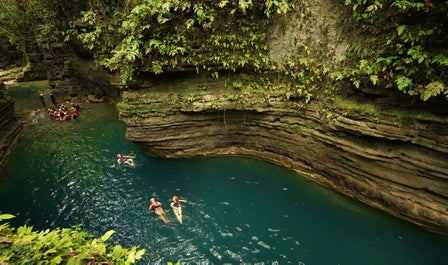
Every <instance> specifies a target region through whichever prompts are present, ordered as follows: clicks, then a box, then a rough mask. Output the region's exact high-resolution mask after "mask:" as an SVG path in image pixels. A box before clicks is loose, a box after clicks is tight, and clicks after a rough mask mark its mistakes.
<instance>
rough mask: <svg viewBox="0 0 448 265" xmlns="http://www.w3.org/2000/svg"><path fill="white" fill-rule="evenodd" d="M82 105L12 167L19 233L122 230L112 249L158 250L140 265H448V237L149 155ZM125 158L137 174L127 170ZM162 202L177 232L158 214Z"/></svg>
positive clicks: (239, 165)
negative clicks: (179, 215)
mask: <svg viewBox="0 0 448 265" xmlns="http://www.w3.org/2000/svg"><path fill="white" fill-rule="evenodd" d="M36 89H37V90H38V89H39V88H31V89H30V91H29V93H34V92H35V90H36ZM10 93H11V94H12V95H14V96H26V95H28V94H27V93H23V92H21V93H19V92H16V91H10ZM32 101H33V103H27V104H26V105H27V106H32V107H35V108H39V107H40V102H38V100H37V97H36V98H35V99H34V98H33V99H32ZM34 101H35V102H34ZM19 102H26V100H25V101H19ZM81 107H84V109H83V110H82V112H81V113H80V118H79V120H78V121H77V122H54V121H50V120H49V119H47V117H46V116H42V117H40V116H39V115H37V116H36V117H37V118H36V121H37V123H35V124H34V125H33V126H32V127H31V128H30V130H31V132H32V133H30V134H28V136H26V137H25V138H24V139H22V141H21V142H20V144H19V145H18V146H17V148H16V149H15V151H14V153H13V154H12V156H11V158H10V159H9V160H8V162H7V164H6V165H5V166H4V167H3V168H2V169H0V176H1V178H0V211H2V212H6V213H12V214H15V215H17V218H15V220H13V221H12V222H11V223H12V224H13V225H22V224H24V223H27V224H30V225H33V226H34V227H35V228H36V229H44V228H53V227H71V226H73V225H76V224H81V225H82V227H83V229H84V230H86V231H88V232H90V233H92V234H94V235H96V236H101V235H102V234H104V233H105V232H106V231H108V230H111V229H113V230H115V231H116V233H115V234H114V236H113V237H112V243H119V244H121V245H123V246H125V247H131V246H133V245H139V246H140V247H142V248H145V249H146V250H147V254H146V255H145V257H144V259H143V260H141V261H139V262H138V264H166V262H168V261H171V262H176V261H181V262H185V263H189V264H224V263H228V264H241V263H245V264H308V265H310V264H335V265H337V264H341V265H342V264H346V265H348V264H353V265H355V264H356V265H358V264H394V265H396V264H403V265H404V264H406V265H411V264H419V265H421V264H437V265H438V264H448V237H443V236H440V235H436V234H433V233H430V232H427V231H425V230H422V229H420V228H419V227H416V226H414V225H412V224H409V223H406V222H403V221H401V220H398V219H396V218H393V217H391V216H389V215H386V214H383V213H381V212H379V211H376V210H374V209H371V208H369V207H366V206H364V205H362V204H360V203H358V202H354V201H351V200H349V199H346V198H345V197H343V196H340V195H338V194H336V193H334V192H332V191H329V190H327V189H325V188H322V187H320V186H318V185H315V184H313V183H311V182H309V181H307V180H305V179H303V178H302V177H300V176H296V175H294V174H293V173H292V172H290V171H288V170H286V169H284V168H281V167H278V166H276V165H272V164H269V163H265V162H262V161H259V160H255V159H250V158H242V157H228V158H195V159H160V158H154V157H149V156H146V155H145V154H144V153H143V152H142V151H141V150H140V149H139V148H138V147H137V146H136V145H135V144H133V143H132V142H130V141H128V140H126V138H125V136H124V134H125V126H124V125H123V124H122V123H121V122H120V121H119V120H118V117H117V115H116V113H115V112H114V109H113V107H111V106H109V105H107V104H99V105H95V104H87V103H85V104H82V103H81ZM117 153H122V154H131V155H134V156H135V161H136V164H137V165H136V166H135V167H130V166H125V165H117V163H116V154H117ZM174 194H177V195H179V196H181V197H183V198H185V199H187V200H188V202H187V203H185V204H184V208H183V213H184V222H183V224H180V223H178V222H177V221H176V220H175V217H174V214H173V213H172V211H171V209H169V208H170V207H169V200H170V198H171V196H172V195H174ZM151 197H156V198H158V199H159V200H160V201H161V202H162V203H163V206H164V209H165V210H166V212H167V215H168V217H169V218H170V222H169V223H168V224H164V223H163V222H162V221H161V220H160V219H158V218H157V217H156V216H155V215H154V213H151V212H149V211H148V205H149V199H150V198H151Z"/></svg>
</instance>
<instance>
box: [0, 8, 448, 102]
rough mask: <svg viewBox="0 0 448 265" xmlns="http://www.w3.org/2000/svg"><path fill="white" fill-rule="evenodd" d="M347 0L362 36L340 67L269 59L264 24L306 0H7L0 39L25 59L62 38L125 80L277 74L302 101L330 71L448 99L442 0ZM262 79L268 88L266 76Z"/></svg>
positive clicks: (357, 82) (308, 57) (338, 77)
mask: <svg viewBox="0 0 448 265" xmlns="http://www.w3.org/2000/svg"><path fill="white" fill-rule="evenodd" d="M344 3H345V5H346V6H347V7H349V8H350V10H351V13H352V17H353V19H354V22H355V23H358V24H357V25H358V26H357V28H355V29H354V30H358V31H360V33H359V34H357V35H358V36H359V37H360V39H362V40H357V39H356V38H354V39H353V44H352V47H351V48H350V52H349V53H348V54H347V55H346V56H345V57H344V58H342V57H341V58H338V59H339V60H340V62H341V64H340V67H339V69H335V68H332V67H329V66H328V65H324V64H322V63H319V62H318V60H316V59H317V58H313V57H316V54H317V52H318V51H310V50H309V47H306V46H298V47H293V49H296V50H297V54H298V56H295V57H294V56H292V57H291V58H285V60H284V61H282V62H273V61H272V60H271V58H270V57H269V50H268V49H269V47H268V45H267V39H268V37H269V36H267V35H266V34H267V32H268V31H267V29H268V27H269V25H270V24H271V23H272V22H273V20H274V19H278V18H279V17H281V16H284V14H286V13H288V12H290V13H293V14H294V15H297V14H298V13H302V14H301V15H305V13H306V12H307V10H308V5H309V3H308V2H307V1H304V0H238V1H230V0H216V1H210V0H182V1H181V0H91V1H84V0H74V1H56V0H43V1H42V0H28V1H21V0H4V1H1V2H0V36H2V37H5V38H7V39H8V40H9V41H10V42H11V43H13V44H15V45H16V46H17V47H18V48H19V49H20V50H21V51H22V52H23V54H24V55H25V56H26V55H28V54H29V53H30V52H31V50H33V49H34V50H35V49H36V48H37V49H39V50H40V51H41V52H42V53H44V54H47V55H50V56H52V50H53V49H54V48H57V47H55V46H56V45H58V43H60V42H61V40H65V41H67V42H68V43H69V44H70V45H73V46H77V47H82V48H83V49H86V50H88V51H89V52H90V53H91V54H92V55H93V56H94V58H95V59H96V60H97V62H98V63H99V65H101V66H104V67H106V68H108V69H110V70H112V71H119V72H120V74H121V78H122V82H123V84H124V85H126V86H128V85H131V84H132V82H133V80H134V79H135V75H136V74H140V73H147V72H150V73H155V74H160V73H162V72H168V71H178V70H195V71H198V72H199V71H207V72H209V73H210V74H211V75H212V76H213V77H215V78H218V77H219V76H220V75H222V74H223V73H227V72H235V71H247V72H251V73H259V74H262V76H263V77H264V78H267V76H269V74H272V73H273V72H275V73H277V74H278V77H279V79H278V80H277V81H279V80H280V79H281V81H282V82H281V83H282V84H281V86H284V87H289V92H288V98H289V97H290V96H291V97H302V98H304V99H305V100H306V101H309V100H310V98H311V97H312V95H313V93H314V92H313V91H315V90H317V88H318V87H321V86H323V84H324V78H325V77H326V76H327V74H331V77H332V80H333V81H334V82H335V83H334V84H332V85H331V86H340V87H344V84H343V83H339V82H340V81H344V80H349V81H350V82H351V83H352V84H353V85H354V86H355V87H357V88H360V87H361V86H369V87H370V86H378V87H387V88H393V89H398V90H399V91H402V92H403V93H405V94H408V95H410V96H413V97H415V96H418V97H419V98H420V99H421V100H428V99H429V98H431V97H434V96H437V95H443V94H444V95H445V96H446V97H448V87H447V84H448V81H447V75H448V74H447V71H446V70H447V66H448V55H447V49H446V43H447V40H448V26H447V23H446V21H448V13H447V10H448V4H447V2H446V1H434V0H345V2H344ZM277 22H278V20H277ZM348 23H350V24H351V22H348ZM310 53H311V54H310ZM330 69H331V71H330ZM263 82H265V83H264V84H263V86H264V87H266V88H268V89H271V88H272V84H273V80H272V79H264V81H263ZM278 84H280V82H278V83H277V85H278ZM327 87H329V86H328V85H327Z"/></svg>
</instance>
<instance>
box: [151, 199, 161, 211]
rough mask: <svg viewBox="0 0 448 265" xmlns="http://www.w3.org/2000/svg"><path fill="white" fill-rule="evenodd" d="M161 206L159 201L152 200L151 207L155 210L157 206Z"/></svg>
mask: <svg viewBox="0 0 448 265" xmlns="http://www.w3.org/2000/svg"><path fill="white" fill-rule="evenodd" d="M159 207H160V204H159V202H158V201H153V202H151V205H150V206H149V208H151V209H153V210H155V209H156V208H159Z"/></svg>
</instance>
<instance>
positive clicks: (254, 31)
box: [67, 0, 294, 84]
mask: <svg viewBox="0 0 448 265" xmlns="http://www.w3.org/2000/svg"><path fill="white" fill-rule="evenodd" d="M292 2H294V1H287V0H240V1H228V0H221V1H207V0H190V1H180V0H164V1H160V0H159V1H157V0H132V1H127V2H126V6H120V5H118V6H116V9H114V10H113V12H109V13H105V12H100V11H99V10H97V9H90V10H87V11H83V12H82V14H83V17H82V19H81V21H76V23H74V24H73V27H72V30H70V31H69V32H68V33H69V35H67V39H68V38H71V39H72V40H73V38H76V39H78V40H79V41H81V42H82V44H83V46H84V47H87V48H88V49H89V50H90V51H91V52H92V53H94V54H95V55H96V58H97V59H98V60H99V62H100V64H101V65H103V66H105V67H107V68H109V69H110V70H118V71H120V73H121V77H122V81H123V83H124V84H129V83H130V81H132V79H133V77H134V74H135V73H136V72H145V71H149V72H153V73H155V74H160V73H162V72H165V71H171V70H175V69H184V70H185V69H194V70H196V71H199V70H201V69H205V70H207V71H209V72H211V73H212V74H213V75H214V76H215V77H218V76H219V71H222V70H232V71H236V70H237V69H241V68H245V67H247V68H249V69H250V70H251V71H260V70H262V69H265V68H269V58H268V56H267V50H268V47H267V44H266V41H265V40H266V26H267V24H268V23H269V21H270V20H269V19H268V18H269V17H271V16H272V15H273V14H277V13H285V12H287V11H288V10H289V9H290V8H291V7H292V6H293V5H292Z"/></svg>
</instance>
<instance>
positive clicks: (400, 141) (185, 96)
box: [119, 78, 448, 234]
mask: <svg viewBox="0 0 448 265" xmlns="http://www.w3.org/2000/svg"><path fill="white" fill-rule="evenodd" d="M223 82H225V81H212V80H208V79H207V78H197V79H196V80H189V81H185V80H170V81H169V82H160V83H158V84H157V85H154V86H153V87H152V88H150V89H144V90H139V91H133V92H125V93H124V95H123V102H122V103H120V104H119V111H120V114H121V116H122V117H123V120H124V122H125V123H126V125H127V137H128V138H129V139H130V140H132V141H134V142H135V143H137V144H138V145H139V146H141V147H142V148H143V149H144V150H145V151H146V152H147V153H148V154H150V155H154V156H161V157H192V156H198V155H249V156H255V157H258V158H262V159H265V160H267V161H270V162H273V163H276V164H279V165H282V166H285V167H287V168H290V169H292V170H294V171H296V172H297V173H298V175H302V176H305V177H307V178H310V179H312V180H314V181H316V182H318V183H320V184H322V185H324V186H327V187H330V188H332V189H334V190H336V191H339V192H341V193H344V194H346V195H348V196H350V197H353V198H355V199H357V200H360V201H363V202H365V203H367V204H368V205H371V206H373V207H376V208H379V209H381V210H384V211H386V212H389V213H391V214H393V215H395V216H397V217H400V218H403V219H406V220H409V221H411V222H414V223H416V224H418V225H421V226H423V227H425V228H427V229H430V230H433V231H437V232H441V233H445V234H448V207H447V206H448V167H447V162H448V116H447V115H435V114H432V113H430V112H425V111H424V110H419V111H418V112H417V113H418V114H416V113H414V112H412V111H410V110H407V109H405V108H396V109H394V110H391V109H387V110H383V109H381V108H380V107H378V105H377V106H376V107H375V105H370V104H366V103H362V104H361V103H358V104H357V105H352V106H349V107H347V106H348V104H347V103H345V104H341V105H340V106H345V107H338V103H337V102H333V103H332V104H331V107H330V105H326V104H324V103H322V101H315V102H312V103H311V104H309V105H308V106H307V107H305V108H302V109H298V108H297V104H296V102H294V101H291V100H288V99H287V98H286V97H284V96H283V95H281V94H279V95H274V94H271V95H261V93H263V92H256V91H251V92H249V91H244V90H243V91H239V92H238V95H239V96H238V97H237V96H235V94H234V93H235V92H232V91H231V90H226V89H225V88H224V89H223V87H225V84H224V83H223ZM191 83H194V84H196V88H195V89H194V90H189V89H185V88H188V87H189V86H190V85H191ZM181 88H183V89H181ZM180 91H183V92H180Z"/></svg>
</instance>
